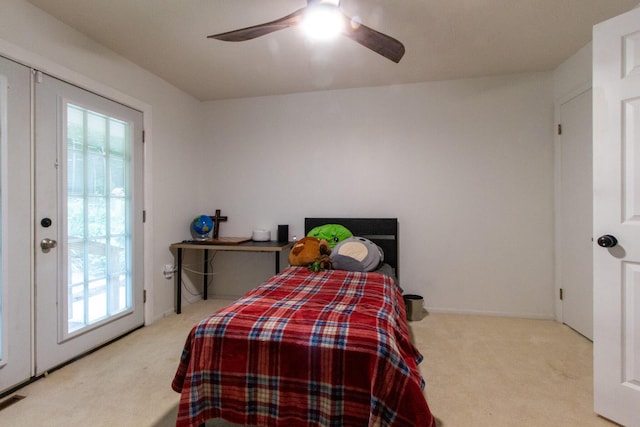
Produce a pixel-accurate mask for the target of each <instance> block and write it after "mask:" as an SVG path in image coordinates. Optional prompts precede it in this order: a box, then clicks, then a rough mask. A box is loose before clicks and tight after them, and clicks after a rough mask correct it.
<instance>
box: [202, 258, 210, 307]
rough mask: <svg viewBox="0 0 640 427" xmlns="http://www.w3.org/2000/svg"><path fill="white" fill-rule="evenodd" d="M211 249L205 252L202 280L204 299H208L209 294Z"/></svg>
mask: <svg viewBox="0 0 640 427" xmlns="http://www.w3.org/2000/svg"><path fill="white" fill-rule="evenodd" d="M208 259H209V249H205V250H204V274H203V276H204V278H203V279H202V298H203V299H205V300H206V299H207V297H208V294H209V280H208V278H209V263H208V262H207V261H208Z"/></svg>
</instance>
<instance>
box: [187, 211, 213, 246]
mask: <svg viewBox="0 0 640 427" xmlns="http://www.w3.org/2000/svg"><path fill="white" fill-rule="evenodd" d="M211 230H213V221H212V220H211V217H210V216H209V215H198V216H197V217H195V218H193V221H191V233H192V234H193V237H194V238H195V239H198V240H205V239H206V238H207V236H208V235H209V233H210V232H211Z"/></svg>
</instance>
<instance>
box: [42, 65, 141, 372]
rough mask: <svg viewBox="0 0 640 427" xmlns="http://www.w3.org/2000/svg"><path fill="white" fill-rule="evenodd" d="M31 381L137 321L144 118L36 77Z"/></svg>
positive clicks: (139, 286) (57, 83)
mask: <svg viewBox="0 0 640 427" xmlns="http://www.w3.org/2000/svg"><path fill="white" fill-rule="evenodd" d="M35 99H36V102H35V111H36V134H35V141H36V143H35V153H36V155H35V170H36V173H35V205H36V206H35V242H36V250H35V253H36V257H35V260H36V270H35V271H36V277H35V282H36V307H37V315H36V317H37V319H36V373H38V374H39V373H41V372H45V371H47V370H49V369H51V368H52V367H55V366H57V365H59V364H61V363H64V362H66V361H68V360H70V359H72V358H74V357H76V356H77V355H79V354H82V353H84V352H86V351H87V350H89V349H92V348H94V347H96V346H99V345H101V344H103V343H105V342H108V341H110V340H111V339H113V338H115V337H117V336H119V335H122V334H123V333H126V332H127V331H130V330H132V329H134V328H136V327H138V326H141V325H142V324H143V321H144V317H143V276H142V269H143V261H142V243H143V238H142V221H143V218H142V200H143V197H142V188H143V187H142V176H143V174H142V165H143V163H142V152H143V150H142V113H140V112H138V111H135V110H132V109H130V108H128V107H125V106H123V105H121V104H118V103H115V102H113V101H110V100H107V99H105V98H102V97H100V96H97V95H95V94H92V93H90V92H87V91H85V90H82V89H79V88H77V87H75V86H71V85H69V84H66V83H64V82H62V81H59V80H57V79H55V78H53V77H49V76H47V75H43V74H40V73H39V74H38V78H37V79H36V84H35Z"/></svg>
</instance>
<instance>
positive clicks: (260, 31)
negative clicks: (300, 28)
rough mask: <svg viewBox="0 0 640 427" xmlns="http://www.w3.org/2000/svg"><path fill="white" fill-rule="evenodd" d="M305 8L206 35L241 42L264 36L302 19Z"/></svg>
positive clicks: (297, 22) (211, 37) (295, 23)
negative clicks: (257, 23)
mask: <svg viewBox="0 0 640 427" xmlns="http://www.w3.org/2000/svg"><path fill="white" fill-rule="evenodd" d="M305 9H306V7H303V8H302V9H298V10H296V11H295V12H293V13H292V14H290V15H287V16H284V17H282V18H280V19H276V20H275V21H270V22H265V23H264V24H259V25H253V26H251V27H247V28H241V29H239V30H233V31H227V32H226V33H220V34H214V35H212V36H207V38H208V39H217V40H223V41H227V42H242V41H245V40H251V39H255V38H256V37H260V36H264V35H265V34H269V33H273V32H275V31H280V30H284V29H286V28H289V27H293V26H294V25H298V24H299V23H300V21H302V16H303V15H304V11H305Z"/></svg>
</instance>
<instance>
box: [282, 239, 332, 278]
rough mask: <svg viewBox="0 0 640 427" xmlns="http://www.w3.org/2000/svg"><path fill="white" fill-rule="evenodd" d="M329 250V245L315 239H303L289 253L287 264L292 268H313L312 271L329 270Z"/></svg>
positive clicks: (324, 241)
mask: <svg viewBox="0 0 640 427" xmlns="http://www.w3.org/2000/svg"><path fill="white" fill-rule="evenodd" d="M330 253H331V249H330V248H329V243H328V242H327V241H326V240H324V239H322V240H320V239H317V238H315V237H303V238H302V239H300V240H298V241H297V242H296V243H295V244H294V245H293V247H292V248H291V251H290V252H289V264H290V265H293V266H303V267H304V266H309V267H311V266H313V268H312V269H313V270H314V271H320V270H324V269H331V258H329V254H330Z"/></svg>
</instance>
